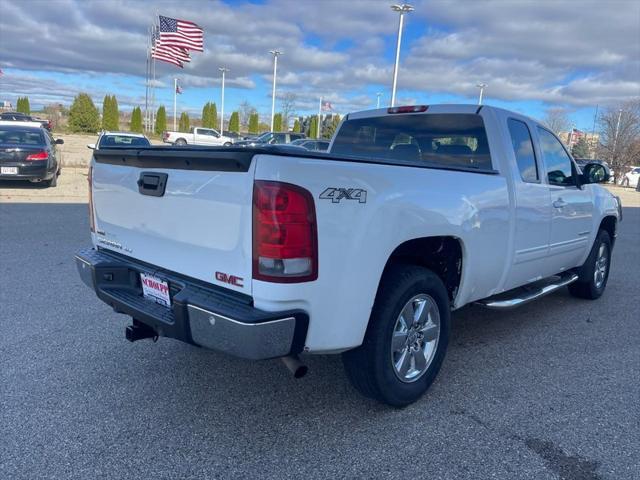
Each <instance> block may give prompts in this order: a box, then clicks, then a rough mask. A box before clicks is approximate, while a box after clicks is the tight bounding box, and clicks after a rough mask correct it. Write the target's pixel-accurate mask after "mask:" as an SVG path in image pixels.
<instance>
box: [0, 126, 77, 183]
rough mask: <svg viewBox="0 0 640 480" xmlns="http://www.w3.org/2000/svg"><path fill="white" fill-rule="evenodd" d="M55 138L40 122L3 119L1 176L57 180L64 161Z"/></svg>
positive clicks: (14, 178) (9, 178) (0, 132)
mask: <svg viewBox="0 0 640 480" xmlns="http://www.w3.org/2000/svg"><path fill="white" fill-rule="evenodd" d="M63 143H64V140H62V139H61V138H58V139H54V138H53V136H52V135H51V132H49V131H48V130H47V129H45V128H43V127H42V126H41V124H40V123H39V122H19V121H14V120H11V121H6V120H0V179H1V180H29V181H30V182H45V183H46V185H47V186H48V187H55V186H56V185H57V184H58V175H60V171H61V168H62V167H61V161H60V156H59V154H58V151H57V148H56V146H57V145H62V144H63Z"/></svg>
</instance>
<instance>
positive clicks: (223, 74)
mask: <svg viewBox="0 0 640 480" xmlns="http://www.w3.org/2000/svg"><path fill="white" fill-rule="evenodd" d="M218 70H220V71H221V72H222V99H221V101H220V135H224V76H225V73H227V72H228V71H229V69H228V68H225V67H218Z"/></svg>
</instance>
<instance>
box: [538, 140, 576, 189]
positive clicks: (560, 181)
mask: <svg viewBox="0 0 640 480" xmlns="http://www.w3.org/2000/svg"><path fill="white" fill-rule="evenodd" d="M538 135H539V137H540V150H542V156H543V157H544V165H545V167H546V169H547V179H548V180H549V184H550V185H560V186H563V187H569V186H575V185H576V178H575V176H574V171H573V165H572V163H571V158H569V155H568V154H567V152H566V151H565V149H564V147H563V146H562V144H561V143H560V141H559V140H558V139H557V138H556V137H555V136H554V135H553V134H552V133H551V132H549V131H547V130H545V129H544V128H540V127H538Z"/></svg>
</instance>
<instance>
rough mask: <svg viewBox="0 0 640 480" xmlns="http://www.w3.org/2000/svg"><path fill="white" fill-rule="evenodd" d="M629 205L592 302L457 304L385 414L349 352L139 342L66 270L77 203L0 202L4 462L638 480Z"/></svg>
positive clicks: (232, 472)
mask: <svg viewBox="0 0 640 480" xmlns="http://www.w3.org/2000/svg"><path fill="white" fill-rule="evenodd" d="M631 195H635V193H633V194H631ZM625 204H628V202H625ZM636 205H639V204H638V203H636ZM624 215H625V218H624V222H623V224H622V226H621V229H620V235H619V238H618V241H617V244H616V247H615V250H614V255H613V265H612V271H611V276H610V279H609V285H608V288H607V291H606V292H605V294H604V296H603V297H602V298H601V299H600V300H598V301H595V302H590V301H585V300H578V299H575V298H572V297H571V296H569V294H568V292H567V291H566V290H563V291H561V292H558V293H556V294H553V295H551V296H549V297H546V298H545V299H543V300H541V301H538V302H535V303H532V304H529V305H527V306H524V307H522V308H520V309H518V310H513V311H510V312H493V311H487V310H483V309H481V308H479V307H475V306H473V307H467V308H464V309H462V310H461V311H458V312H455V313H454V314H453V322H454V323H453V332H452V340H451V344H450V348H449V352H448V355H447V358H446V360H445V363H444V366H443V368H442V371H441V373H440V375H439V377H438V379H437V380H436V382H435V383H434V385H433V387H432V388H431V390H430V391H429V392H428V394H427V395H426V396H425V397H424V398H423V399H422V400H420V401H419V402H417V403H416V404H414V405H412V406H410V407H408V408H406V409H403V410H393V409H390V408H387V407H385V406H382V405H379V404H377V403H375V402H372V401H370V400H367V399H364V398H362V397H360V396H359V395H358V394H357V393H356V392H355V391H354V390H353V389H352V388H351V386H350V385H349V383H348V381H347V379H346V377H345V375H344V373H343V370H342V365H341V360H340V357H339V356H322V357H310V358H307V361H308V365H309V371H310V373H309V374H308V375H307V376H306V377H305V378H303V379H301V380H295V379H293V378H292V377H291V375H290V374H289V372H288V371H287V370H286V369H285V368H284V366H283V365H282V364H281V362H279V361H268V362H260V363H251V362H248V361H243V360H238V359H234V358H230V357H226V356H223V355H220V354H217V353H214V352H210V351H205V350H203V349H198V348H196V347H192V346H189V345H186V344H182V343H179V342H177V341H173V340H168V339H160V340H159V341H158V342H157V343H155V344H154V343H152V342H151V341H141V342H137V343H135V344H130V343H128V342H127V341H126V340H125V339H124V328H125V326H126V325H127V324H128V320H127V318H126V317H125V316H123V315H118V314H115V313H113V312H112V311H111V310H110V309H109V308H108V307H107V306H106V305H105V304H103V303H102V302H100V301H99V300H98V299H97V298H96V297H95V294H94V293H93V292H92V291H90V290H89V289H88V288H87V287H86V286H84V285H83V284H82V283H81V282H80V280H79V277H78V275H77V272H76V269H75V265H74V262H73V254H74V252H75V251H76V250H78V249H80V248H82V247H84V246H86V245H88V243H89V235H88V230H89V227H88V222H87V206H86V204H85V205H83V204H60V203H48V204H43V203H31V204H22V203H6V202H5V203H2V204H0V245H1V247H2V248H0V305H2V308H1V310H0V329H1V336H0V345H1V347H0V362H1V364H2V368H1V370H0V443H1V448H0V478H6V479H33V478H60V479H72V478H73V479H75V478H78V479H86V478H114V479H122V478H141V479H149V478H154V479H160V478H274V479H276V478H277V479H281V478H403V479H406V478H415V479H422V478H441V479H445V478H451V479H464V478H470V479H471V478H473V479H478V478H482V479H486V478H508V479H515V478H518V479H520V478H523V479H529V478H530V479H557V478H561V479H637V478H640V315H639V313H638V310H639V306H640V305H639V298H640V295H639V293H640V291H639V290H640V289H639V286H640V263H639V261H638V254H639V253H640V252H639V250H640V248H639V247H638V246H639V245H640V208H637V207H627V208H625V210H624Z"/></svg>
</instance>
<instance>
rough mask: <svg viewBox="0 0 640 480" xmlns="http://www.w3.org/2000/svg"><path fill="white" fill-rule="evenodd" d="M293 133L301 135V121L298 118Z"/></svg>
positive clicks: (294, 123)
mask: <svg viewBox="0 0 640 480" xmlns="http://www.w3.org/2000/svg"><path fill="white" fill-rule="evenodd" d="M293 131H294V132H295V133H300V120H298V119H297V118H296V121H295V122H293Z"/></svg>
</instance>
